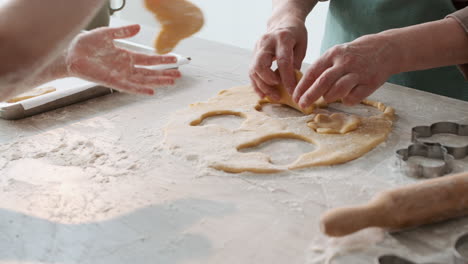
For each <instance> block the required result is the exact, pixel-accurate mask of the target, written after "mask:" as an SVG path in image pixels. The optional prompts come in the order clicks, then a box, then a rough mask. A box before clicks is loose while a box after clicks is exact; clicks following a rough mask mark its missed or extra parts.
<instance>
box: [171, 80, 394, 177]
mask: <svg viewBox="0 0 468 264" xmlns="http://www.w3.org/2000/svg"><path fill="white" fill-rule="evenodd" d="M283 99H284V100H287V99H285V98H283ZM266 100H268V99H266ZM265 103H266V101H265V100H260V101H259V100H258V97H257V95H256V94H255V92H254V91H253V88H252V87H251V86H240V87H234V88H231V89H228V90H223V91H221V92H220V93H219V94H218V95H217V96H215V97H213V98H211V99H209V100H208V101H207V102H200V103H194V104H191V105H190V106H189V107H188V108H187V109H183V110H180V111H178V112H176V113H174V114H173V116H172V117H171V120H170V122H169V123H168V125H167V126H166V127H165V139H164V142H163V145H164V146H165V148H167V149H168V150H170V151H171V152H173V153H175V154H179V155H183V156H185V157H187V158H188V159H192V160H193V159H198V160H199V161H201V162H203V163H205V164H206V165H207V166H209V167H212V168H215V169H218V170H222V171H226V172H232V173H240V172H246V171H249V172H256V173H273V172H280V171H284V170H293V169H299V168H306V167H313V166H322V165H333V164H339V163H344V162H348V161H351V160H354V159H356V158H359V157H361V156H362V155H364V154H366V153H367V152H368V151H370V150H371V149H373V148H374V147H375V146H377V145H378V144H380V143H381V142H383V141H385V139H386V138H387V135H388V134H389V133H390V131H391V129H392V123H393V117H394V110H393V108H391V107H387V106H385V105H384V104H382V103H379V102H373V101H364V102H363V103H364V104H366V105H369V106H372V107H375V108H377V109H378V110H380V111H381V113H379V114H376V115H374V116H360V117H358V119H359V124H358V125H357V126H356V127H354V130H352V131H348V132H346V131H345V132H344V134H341V129H342V127H343V126H341V125H339V126H338V128H339V130H340V133H338V134H336V133H335V134H328V133H320V131H319V130H320V129H324V128H328V129H335V130H336V128H334V127H336V126H335V125H331V126H328V123H333V122H335V121H336V120H339V122H344V123H345V124H348V121H347V118H344V119H343V118H342V116H338V118H336V115H335V116H334V115H333V113H332V112H330V111H328V110H327V109H321V108H317V107H318V106H315V107H316V108H315V109H314V110H313V112H312V113H310V114H305V115H303V116H298V117H286V118H281V117H277V116H270V115H268V114H266V113H265V112H263V111H262V104H265ZM321 107H325V106H324V105H321ZM320 114H322V116H321V115H320ZM219 115H236V116H239V117H241V118H243V119H244V121H243V123H242V124H241V125H240V127H239V128H237V129H234V130H231V129H227V128H225V127H222V126H220V125H216V124H210V125H202V121H203V120H204V119H205V118H208V117H212V116H219ZM323 115H326V116H329V120H330V122H328V120H327V119H326V117H324V116H323ZM324 120H326V121H324ZM343 120H344V121H343ZM311 121H312V122H311ZM351 121H352V120H351ZM309 126H311V127H312V128H311V127H309ZM314 127H315V128H314ZM344 127H346V125H345V126H344ZM316 130H317V131H316ZM346 130H350V129H346ZM322 132H323V131H322ZM335 132H336V131H335ZM278 138H285V139H299V140H303V141H305V142H308V143H310V144H313V145H315V149H314V150H313V151H311V152H309V153H305V154H303V155H301V156H299V157H298V158H297V159H296V160H295V161H294V162H292V163H291V164H287V165H278V164H274V163H272V162H271V158H270V156H269V155H267V154H265V153H260V152H245V153H244V152H241V150H242V149H245V148H251V147H255V146H258V145H260V144H262V143H264V142H266V141H269V140H272V139H278ZM285 151H287V150H285Z"/></svg>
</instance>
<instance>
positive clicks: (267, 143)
mask: <svg viewBox="0 0 468 264" xmlns="http://www.w3.org/2000/svg"><path fill="white" fill-rule="evenodd" d="M314 149H315V145H314V144H312V143H311V142H309V141H308V140H305V139H304V138H303V137H300V136H297V135H293V134H277V135H272V136H270V137H266V138H262V139H259V140H256V141H254V142H248V143H246V144H243V145H241V146H239V147H238V150H239V151H240V152H243V153H249V152H260V153H265V154H266V155H268V156H269V160H270V163H272V164H277V165H288V164H291V163H293V162H294V161H296V160H297V159H298V157H299V156H301V155H303V154H304V153H308V152H311V151H313V150H314ZM285 150H287V151H285Z"/></svg>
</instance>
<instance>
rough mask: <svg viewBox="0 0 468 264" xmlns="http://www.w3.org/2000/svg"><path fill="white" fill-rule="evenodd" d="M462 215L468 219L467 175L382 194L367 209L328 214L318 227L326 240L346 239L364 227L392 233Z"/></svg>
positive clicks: (446, 177) (340, 210) (461, 174)
mask: <svg viewBox="0 0 468 264" xmlns="http://www.w3.org/2000/svg"><path fill="white" fill-rule="evenodd" d="M463 215H468V172H464V173H460V174H454V175H450V176H444V177H441V178H436V179H431V180H425V181H423V182H420V183H416V184H413V185H408V186H405V187H401V188H397V189H394V190H390V191H385V192H382V193H380V194H378V195H377V196H376V197H375V198H374V199H372V200H371V201H370V202H369V203H368V204H367V205H363V206H358V207H349V208H337V209H333V210H330V211H328V212H326V213H325V214H324V215H323V216H322V218H321V220H320V226H321V229H322V232H324V233H325V234H327V235H329V236H345V235H348V234H351V233H354V232H356V231H359V230H361V229H364V228H367V227H381V228H385V229H388V230H390V231H395V230H401V229H405V228H410V227H416V226H420V225H424V224H429V223H434V222H438V221H443V220H447V219H450V218H455V217H460V216H463Z"/></svg>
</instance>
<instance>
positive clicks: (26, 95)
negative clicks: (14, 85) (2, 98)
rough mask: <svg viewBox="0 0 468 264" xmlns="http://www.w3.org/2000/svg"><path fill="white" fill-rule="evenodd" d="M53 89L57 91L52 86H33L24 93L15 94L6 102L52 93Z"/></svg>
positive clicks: (15, 101)
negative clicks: (33, 87)
mask: <svg viewBox="0 0 468 264" xmlns="http://www.w3.org/2000/svg"><path fill="white" fill-rule="evenodd" d="M55 91H57V89H56V88H54V87H42V88H35V89H32V90H30V91H27V92H25V93H22V94H20V95H17V96H16V97H14V98H11V99H10V100H8V101H7V103H17V102H21V101H24V100H27V99H31V98H34V97H38V96H41V95H44V94H48V93H52V92H55Z"/></svg>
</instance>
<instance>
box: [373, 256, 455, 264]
mask: <svg viewBox="0 0 468 264" xmlns="http://www.w3.org/2000/svg"><path fill="white" fill-rule="evenodd" d="M377 264H417V263H416V262H413V261H409V260H407V259H404V258H402V257H399V256H396V255H384V256H380V257H379V258H378V259H377ZM424 264H442V263H435V262H431V263H424ZM457 264H458V263H457Z"/></svg>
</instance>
